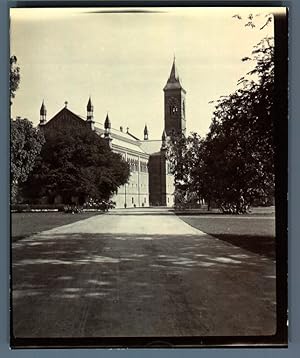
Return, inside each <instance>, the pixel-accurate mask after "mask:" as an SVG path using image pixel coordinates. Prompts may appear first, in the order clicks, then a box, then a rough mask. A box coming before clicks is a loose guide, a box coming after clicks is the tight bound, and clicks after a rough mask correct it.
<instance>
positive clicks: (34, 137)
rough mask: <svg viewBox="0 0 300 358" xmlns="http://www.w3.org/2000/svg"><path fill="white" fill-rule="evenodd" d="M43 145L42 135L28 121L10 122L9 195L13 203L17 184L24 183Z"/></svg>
mask: <svg viewBox="0 0 300 358" xmlns="http://www.w3.org/2000/svg"><path fill="white" fill-rule="evenodd" d="M43 143H44V135H43V133H41V132H40V131H39V130H38V129H36V128H34V127H33V125H32V123H31V122H30V121H29V120H28V119H21V118H17V119H16V120H13V121H11V153H10V154H11V193H12V201H13V202H14V201H15V199H16V196H17V193H18V186H19V184H21V183H23V182H25V181H26V180H27V178H28V175H29V173H30V172H31V171H32V169H33V167H34V163H35V160H36V158H37V156H38V155H39V153H40V151H41V148H42V145H43Z"/></svg>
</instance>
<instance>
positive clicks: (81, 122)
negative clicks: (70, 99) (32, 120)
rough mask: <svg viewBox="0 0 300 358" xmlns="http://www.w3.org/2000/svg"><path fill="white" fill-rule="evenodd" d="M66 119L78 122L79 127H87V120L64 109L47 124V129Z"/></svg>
mask: <svg viewBox="0 0 300 358" xmlns="http://www.w3.org/2000/svg"><path fill="white" fill-rule="evenodd" d="M66 117H67V118H69V119H71V120H73V121H74V122H75V121H76V122H77V123H78V124H79V125H82V126H85V124H86V123H85V119H83V118H82V117H81V116H78V115H77V114H76V113H74V112H72V111H70V110H69V109H68V108H67V107H64V108H62V109H61V110H60V111H59V112H58V113H56V114H55V115H54V116H53V117H52V118H51V119H50V120H49V121H48V122H47V123H46V124H45V127H47V126H48V125H49V124H50V126H51V124H52V123H54V122H56V121H60V120H64V119H65V118H66Z"/></svg>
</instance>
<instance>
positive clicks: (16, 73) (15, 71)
mask: <svg viewBox="0 0 300 358" xmlns="http://www.w3.org/2000/svg"><path fill="white" fill-rule="evenodd" d="M19 84H20V67H19V66H18V65H17V57H16V56H11V57H10V87H9V88H10V104H12V98H15V93H16V90H17V89H18V88H19Z"/></svg>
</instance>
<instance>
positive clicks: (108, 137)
mask: <svg viewBox="0 0 300 358" xmlns="http://www.w3.org/2000/svg"><path fill="white" fill-rule="evenodd" d="M110 130H111V122H110V119H109V117H108V112H107V114H106V118H105V121H104V138H105V139H106V140H107V142H108V145H109V146H110V147H111V141H112V138H111V135H110Z"/></svg>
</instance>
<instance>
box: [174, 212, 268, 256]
mask: <svg viewBox="0 0 300 358" xmlns="http://www.w3.org/2000/svg"><path fill="white" fill-rule="evenodd" d="M179 217H180V218H181V219H182V220H183V221H184V222H186V223H187V224H189V225H191V226H193V227H195V228H197V229H199V230H201V231H204V232H205V233H207V234H210V235H212V236H214V237H216V238H218V239H220V240H223V241H226V242H229V243H231V244H233V245H235V246H239V247H242V248H244V249H246V250H249V251H251V252H254V253H257V254H260V255H264V256H267V257H270V258H273V259H274V258H275V219H274V217H272V216H267V217H263V216H261V217H259V216H255V215H253V216H251V215H249V216H242V215H239V216H232V215H230V216H223V215H209V216H208V215H204V216H201V215H191V216H189V215H179Z"/></svg>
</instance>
